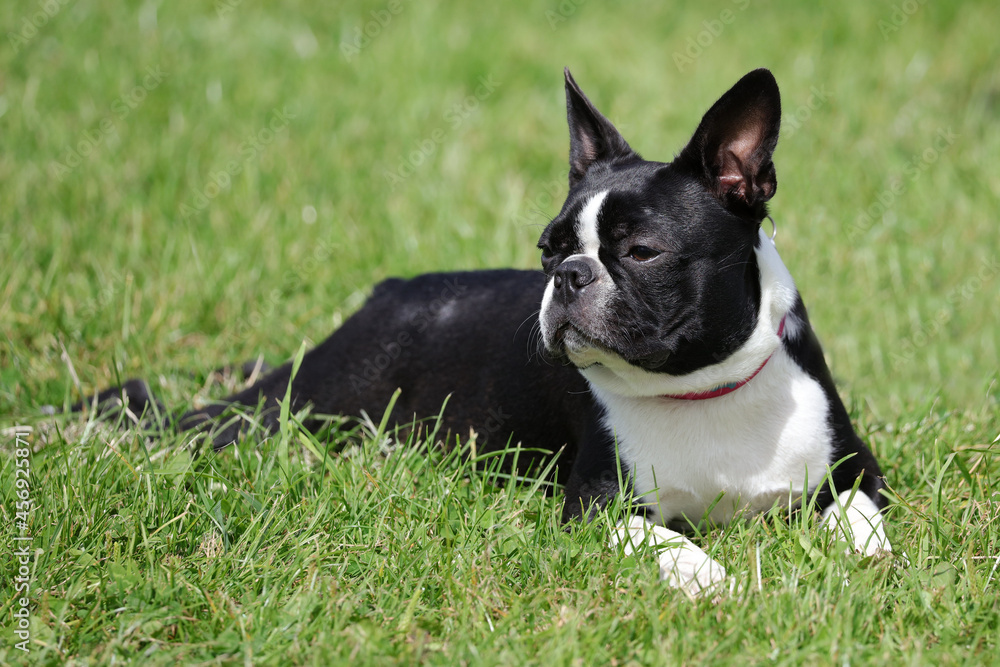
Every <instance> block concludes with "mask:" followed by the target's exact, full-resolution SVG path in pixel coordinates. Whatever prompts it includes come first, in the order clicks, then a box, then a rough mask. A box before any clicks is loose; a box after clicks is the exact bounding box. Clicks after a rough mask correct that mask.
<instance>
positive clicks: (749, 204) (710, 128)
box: [679, 69, 781, 220]
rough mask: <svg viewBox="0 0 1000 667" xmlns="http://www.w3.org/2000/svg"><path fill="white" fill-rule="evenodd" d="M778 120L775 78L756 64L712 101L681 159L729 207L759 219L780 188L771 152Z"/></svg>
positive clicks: (776, 143) (778, 97)
mask: <svg viewBox="0 0 1000 667" xmlns="http://www.w3.org/2000/svg"><path fill="white" fill-rule="evenodd" d="M780 125H781V96H780V94H779V93H778V84H777V82H776V81H775V80H774V76H773V75H772V74H771V73H770V72H769V71H768V70H766V69H758V70H754V71H752V72H750V73H749V74H747V75H746V76H744V77H743V78H742V79H740V80H739V81H738V82H737V83H736V85H735V86H733V87H732V88H731V89H730V90H729V92H727V93H726V94H725V95H723V96H722V97H721V98H719V101H718V102H716V103H715V104H714V105H712V108H711V109H709V110H708V113H706V114H705V117H704V118H702V120H701V125H699V126H698V129H697V131H695V133H694V137H692V138H691V141H690V143H688V145H687V147H686V148H685V149H684V150H683V151H682V152H681V155H680V158H679V159H680V160H681V161H683V162H684V163H686V164H687V165H688V166H689V167H690V168H691V169H692V170H693V171H694V172H695V174H696V175H697V176H698V177H699V178H701V179H702V181H703V182H704V184H705V187H706V188H708V190H709V191H710V192H712V193H713V194H715V196H716V197H718V198H719V199H720V200H721V201H722V204H723V205H724V206H725V207H726V208H727V209H729V210H730V211H731V212H733V213H735V214H737V215H743V216H750V217H753V218H756V219H758V220H762V219H763V218H764V216H765V215H767V209H766V206H765V202H767V200H768V199H770V198H771V197H773V196H774V192H775V190H777V188H778V180H777V176H776V175H775V173H774V163H773V162H772V161H771V157H772V155H773V154H774V148H775V146H777V145H778V128H779V126H780Z"/></svg>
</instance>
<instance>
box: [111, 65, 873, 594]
mask: <svg viewBox="0 0 1000 667" xmlns="http://www.w3.org/2000/svg"><path fill="white" fill-rule="evenodd" d="M566 106H567V112H568V118H569V130H570V172H569V195H568V197H567V199H566V203H565V204H564V205H563V207H562V210H561V211H560V212H559V214H558V215H557V216H556V217H555V219H554V220H552V221H551V223H550V224H549V225H548V227H547V228H546V229H545V231H544V232H543V233H542V236H541V239H540V241H539V244H538V245H539V248H541V251H542V265H543V267H544V273H539V272H536V271H515V270H494V271H474V272H467V273H451V274H428V275H422V276H419V277H416V278H413V279H409V280H399V279H392V280H387V281H385V282H383V283H381V284H379V285H378V286H377V287H376V288H375V289H374V292H373V294H372V295H371V297H370V298H369V300H368V301H367V303H366V304H365V305H364V306H363V307H362V308H361V309H360V310H359V311H358V312H357V313H356V314H355V315H354V316H353V317H351V318H350V319H349V320H348V321H347V322H346V323H345V324H344V325H343V326H342V327H341V328H340V329H338V330H337V331H335V332H334V333H333V335H331V336H330V337H329V338H328V339H327V340H326V341H324V342H323V343H322V344H320V345H319V346H317V347H316V348H314V349H313V350H311V351H310V352H308V353H307V354H306V355H305V357H304V358H303V360H302V364H301V368H300V369H299V370H298V373H297V374H296V375H295V376H294V379H293V380H292V386H291V392H290V393H291V400H292V407H293V409H296V410H298V409H302V408H306V407H311V409H312V411H313V413H323V414H342V415H361V414H362V413H367V414H369V415H376V416H377V415H382V414H383V412H384V411H385V410H386V409H387V407H388V406H389V405H390V398H391V397H392V395H393V393H394V392H395V391H396V389H397V388H399V389H401V393H400V395H399V398H398V400H397V401H396V402H395V404H394V405H393V408H392V414H391V418H392V420H393V421H394V422H395V423H397V424H401V425H404V426H405V425H407V424H413V423H415V422H414V420H415V419H416V418H424V417H433V416H436V415H438V414H439V413H440V412H441V407H442V404H444V403H445V400H446V399H448V402H447V407H446V409H445V410H444V413H443V416H442V422H441V426H442V427H443V428H444V430H445V431H446V432H450V433H451V434H452V437H454V436H456V435H458V436H462V437H464V436H467V435H468V434H469V433H470V432H475V433H477V434H478V440H477V442H478V446H479V449H480V451H483V450H484V449H490V448H492V449H494V450H495V449H502V448H504V447H506V446H507V445H508V443H518V442H520V443H523V444H524V445H525V446H526V447H530V448H533V449H541V450H551V451H553V452H554V451H558V450H560V449H562V448H565V449H564V451H563V457H564V458H563V461H561V462H560V463H561V465H560V469H561V470H562V471H563V472H564V473H567V474H563V475H562V479H561V481H563V482H565V489H566V502H565V507H564V510H563V520H564V521H571V520H574V519H586V518H587V517H589V516H590V515H592V514H593V513H594V512H595V510H597V509H598V508H601V507H603V506H605V505H606V504H607V503H608V502H609V501H610V500H611V499H612V498H614V497H615V496H616V495H618V494H620V493H623V491H628V492H630V493H631V495H632V497H633V498H634V503H633V508H634V515H633V517H632V518H631V519H630V520H628V521H626V522H624V523H623V524H622V525H620V526H619V527H618V528H617V529H616V530H615V531H614V532H613V535H612V543H614V544H624V545H625V549H626V551H628V552H631V550H633V549H634V548H635V547H636V546H637V545H639V544H642V543H646V544H651V545H655V546H657V548H658V560H659V566H660V572H661V576H662V577H663V578H664V579H665V580H667V581H668V582H670V583H671V584H672V585H674V586H678V587H683V588H685V589H687V590H689V591H691V592H697V591H700V590H702V589H703V588H706V587H708V586H710V585H712V584H714V583H716V582H719V581H721V580H722V579H723V578H724V577H725V570H724V569H723V568H722V567H721V566H720V565H719V564H718V563H716V562H715V561H713V560H712V559H710V558H709V557H708V556H707V555H706V554H705V553H704V552H703V551H702V550H701V549H699V548H698V547H697V546H696V545H695V544H693V543H692V542H691V541H690V540H689V539H688V538H686V537H685V536H684V535H682V534H681V533H680V532H677V531H678V530H683V529H684V527H685V526H690V525H691V523H697V522H700V521H702V520H703V519H708V520H710V521H712V522H716V523H724V522H727V521H729V520H731V519H733V518H734V517H735V516H736V515H737V514H739V513H744V512H750V513H754V512H761V511H764V510H768V509H770V508H771V507H773V506H774V505H775V504H776V503H779V504H784V505H786V506H787V505H788V504H791V505H798V504H800V503H805V502H806V501H807V499H809V498H814V499H815V505H814V506H815V507H816V508H818V510H819V511H821V512H822V515H823V519H824V523H825V525H828V526H831V527H834V528H835V529H837V530H839V531H840V532H841V535H843V536H845V537H846V538H847V539H848V540H849V541H850V543H851V544H853V546H854V549H855V550H856V551H858V552H861V553H864V554H873V553H876V552H877V551H880V550H881V551H889V550H890V546H889V542H888V541H887V539H886V537H885V533H884V531H883V527H882V519H881V514H880V510H881V509H882V508H883V507H884V505H885V500H884V498H883V497H882V495H881V493H880V490H881V489H882V487H883V481H882V477H881V472H880V470H879V467H878V464H877V463H876V461H875V459H874V457H873V456H872V454H871V453H870V452H869V450H868V449H867V448H866V447H865V445H864V443H863V442H862V441H861V439H860V438H859V437H858V436H857V435H856V434H855V432H854V430H853V428H852V427H851V424H850V421H849V419H848V415H847V411H846V410H845V408H844V405H843V403H842V402H841V400H840V398H839V397H838V395H837V391H836V389H835V387H834V383H833V380H832V379H831V376H830V372H829V370H828V369H827V367H826V363H825V362H824V359H823V352H822V350H821V348H820V344H819V342H818V341H817V339H816V336H815V334H814V333H813V331H812V329H811V328H810V325H809V320H808V317H807V315H806V309H805V306H804V305H803V303H802V300H801V299H800V297H799V294H798V292H797V290H796V288H795V283H794V282H793V281H792V277H791V276H790V275H789V273H788V270H787V269H786V268H785V266H784V264H782V262H781V259H780V258H779V257H778V253H777V251H776V249H775V247H774V245H773V243H772V241H771V239H769V238H768V236H767V235H766V234H765V233H764V232H763V230H762V225H761V223H762V221H763V220H764V218H766V217H767V208H766V202H767V201H768V200H769V199H770V198H771V197H772V196H773V195H774V193H775V189H776V188H777V181H776V177H775V169H774V164H773V162H772V154H773V152H774V149H775V146H776V144H777V141H778V126H779V120H780V116H781V113H780V101H779V94H778V87H777V84H776V83H775V80H774V77H773V76H772V75H771V73H770V72H768V71H767V70H763V69H760V70H756V71H753V72H750V73H749V74H747V75H746V76H745V77H743V78H742V79H741V80H740V81H739V82H738V83H737V84H736V85H735V86H733V88H732V89H731V90H730V91H729V92H727V93H726V94H725V95H723V96H722V98H721V99H719V101H718V102H716V103H715V104H714V105H713V106H712V108H711V109H709V111H708V113H707V114H705V116H704V118H703V119H702V121H701V124H700V125H699V127H698V129H697V131H696V132H695V133H694V137H693V138H692V139H691V141H690V143H689V144H688V145H687V146H686V147H685V148H684V150H683V151H681V153H680V155H679V156H678V157H677V158H675V159H674V160H673V161H672V162H669V163H662V162H649V161H646V160H644V159H642V158H641V157H640V156H639V154H638V153H636V152H635V151H633V150H632V149H631V148H630V147H629V145H628V144H627V143H626V142H625V139H624V138H622V136H621V134H619V132H618V131H617V130H616V129H615V128H614V126H612V124H611V123H610V122H609V121H608V120H607V119H606V118H605V117H604V116H603V115H601V113H600V112H598V111H597V109H596V108H594V106H593V105H592V104H591V102H590V101H589V100H588V99H587V97H586V96H585V95H584V94H583V92H582V91H581V90H580V88H579V87H578V86H577V85H576V82H575V81H574V80H573V78H572V76H570V74H569V71H568V70H567V71H566ZM538 332H540V334H541V342H542V343H543V344H544V345H543V346H540V345H538V335H537V334H538ZM291 375H292V373H291V364H286V365H285V366H283V367H281V368H279V369H277V370H275V371H274V372H272V373H271V374H269V375H267V376H266V377H264V378H263V379H262V380H261V381H260V382H258V383H257V384H255V385H253V386H252V387H250V388H249V389H247V390H245V391H243V392H241V393H238V394H236V395H234V396H231V397H230V398H228V399H226V400H225V401H222V402H220V403H219V404H215V405H211V406H208V407H207V408H205V409H202V410H197V411H193V412H190V413H188V414H186V415H183V416H181V417H180V419H179V420H178V425H179V426H180V427H182V428H193V427H197V428H200V429H202V430H207V431H210V433H211V438H212V440H213V442H214V444H215V447H216V448H221V447H224V446H226V445H227V444H230V443H231V442H233V441H235V440H237V439H238V438H239V437H240V436H241V433H242V432H243V431H245V429H246V427H247V426H248V421H247V418H246V417H241V416H239V415H237V416H235V417H234V416H232V414H231V413H232V411H231V407H233V406H245V407H246V406H249V407H251V408H256V407H261V406H262V407H261V410H260V411H259V412H257V413H256V414H257V417H256V419H259V420H260V423H261V424H262V426H263V427H264V428H266V429H268V430H272V431H273V430H274V429H275V428H276V426H277V409H276V405H277V403H278V402H279V401H281V400H282V399H283V398H284V397H285V394H286V389H287V387H288V383H289V379H290V377H291ZM123 389H124V390H125V391H124V393H125V395H126V396H127V397H128V399H129V400H130V401H132V404H133V405H132V407H133V409H136V408H138V409H142V408H143V407H144V406H145V404H146V403H147V402H149V401H151V400H152V399H151V398H150V397H149V395H148V393H147V391H146V388H145V385H144V384H143V383H141V382H135V381H132V382H129V383H127V384H126V386H125V387H124V388H123ZM113 395H118V396H121V395H122V390H121V389H117V390H109V391H108V392H103V393H102V394H101V395H100V397H101V398H108V397H110V396H113ZM449 397H450V398H449ZM439 432H441V431H439ZM484 443H485V444H484ZM537 456H542V455H541V454H538V455H537ZM526 458H530V456H529V455H528V454H522V459H520V460H521V461H522V462H527V463H532V461H525V459H526ZM534 462H537V461H534ZM622 479H624V482H625V485H626V487H627V488H626V489H623V488H622V484H621V482H620V480H622ZM814 494H815V495H814Z"/></svg>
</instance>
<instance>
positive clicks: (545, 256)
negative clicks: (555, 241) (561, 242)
mask: <svg viewBox="0 0 1000 667" xmlns="http://www.w3.org/2000/svg"><path fill="white" fill-rule="evenodd" d="M538 247H539V248H540V249H541V251H542V268H545V267H546V266H548V265H549V262H551V261H552V258H553V257H555V254H554V253H553V252H552V249H551V248H549V247H548V246H547V245H540V246H538Z"/></svg>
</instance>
